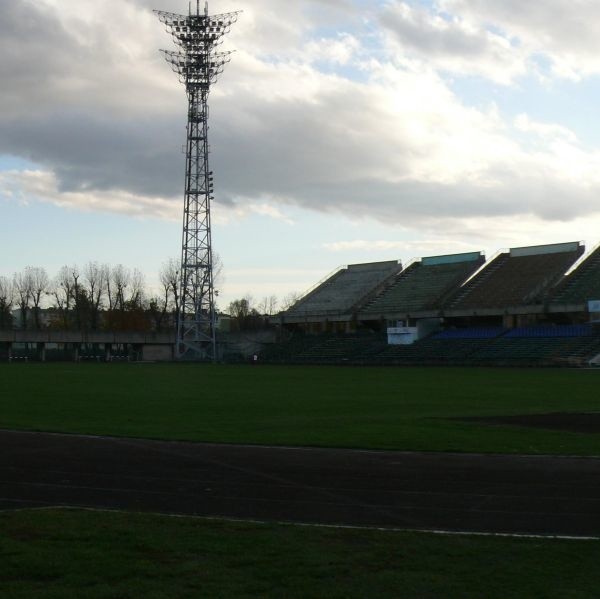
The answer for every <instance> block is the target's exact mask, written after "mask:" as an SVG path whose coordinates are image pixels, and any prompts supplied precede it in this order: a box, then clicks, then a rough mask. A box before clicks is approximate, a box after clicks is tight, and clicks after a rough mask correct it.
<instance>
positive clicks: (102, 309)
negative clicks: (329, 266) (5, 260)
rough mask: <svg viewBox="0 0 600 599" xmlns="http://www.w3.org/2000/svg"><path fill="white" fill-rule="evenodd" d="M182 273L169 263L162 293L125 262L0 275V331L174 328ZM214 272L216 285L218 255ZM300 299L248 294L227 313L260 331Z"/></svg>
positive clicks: (238, 323)
mask: <svg viewBox="0 0 600 599" xmlns="http://www.w3.org/2000/svg"><path fill="white" fill-rule="evenodd" d="M179 269H180V266H179V261H178V260H176V259H174V258H171V259H169V260H167V261H166V262H165V263H164V264H163V265H162V266H161V268H160V271H159V273H158V275H159V276H158V280H159V288H158V290H154V292H149V291H148V289H147V287H146V282H145V278H144V275H143V274H142V272H141V271H139V270H138V269H129V268H127V267H125V266H123V265H122V264H117V265H116V266H112V265H109V264H100V263H98V262H88V263H87V264H85V265H83V266H78V265H72V266H66V265H65V266H62V267H61V268H60V269H59V271H58V272H57V273H56V275H55V276H54V277H50V276H49V275H48V273H47V271H46V270H45V269H44V268H41V267H37V266H28V267H26V268H24V269H23V270H22V271H20V272H16V273H14V274H13V275H12V277H5V276H0V329H4V330H7V329H11V328H13V327H14V326H15V325H17V326H19V327H20V328H22V329H44V328H50V329H55V330H83V331H99V330H110V331H124V330H127V331H168V330H172V329H173V327H174V326H175V322H176V316H175V315H176V314H177V313H178V311H179V278H180V277H179ZM213 271H214V280H215V285H216V286H218V285H220V283H221V281H222V272H223V267H222V262H221V260H220V258H219V257H218V255H216V254H215V256H214V266H213ZM217 295H218V291H217ZM297 297H298V294H297V293H292V294H288V295H287V296H286V297H285V298H283V300H282V302H281V304H280V303H279V301H278V299H277V298H276V297H275V296H269V297H265V298H263V299H262V300H260V301H258V302H255V301H254V300H253V299H252V297H251V296H249V295H247V296H246V297H244V298H242V299H240V300H235V301H233V302H231V303H230V304H229V310H228V311H229V314H230V315H231V318H232V321H233V322H234V323H235V325H234V328H236V329H238V330H251V329H256V328H260V327H261V326H262V325H263V324H265V323H266V322H267V318H266V317H268V316H269V315H273V314H276V313H277V311H278V309H279V308H280V309H286V308H287V307H289V306H290V305H291V304H292V303H294V302H295V301H296V299H297ZM14 312H16V313H17V314H18V316H17V317H16V322H15V318H14V317H13V313H14Z"/></svg>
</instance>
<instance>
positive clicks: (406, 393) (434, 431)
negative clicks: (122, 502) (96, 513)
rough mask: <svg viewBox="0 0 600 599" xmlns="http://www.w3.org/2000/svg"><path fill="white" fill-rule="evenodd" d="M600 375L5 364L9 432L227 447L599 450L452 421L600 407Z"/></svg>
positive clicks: (2, 390)
mask: <svg viewBox="0 0 600 599" xmlns="http://www.w3.org/2000/svg"><path fill="white" fill-rule="evenodd" d="M598 389H600V371H593V370H551V369H546V370H544V369H523V370H514V369H487V368H481V369H475V368H473V369H461V368H446V369H444V368H341V367H282V366H275V367H270V366H261V367H249V366H202V365H176V364H171V365H167V364H165V365H153V364H150V365H144V364H127V365H116V364H3V365H0V428H5V429H29V430H42V431H60V432H69V433H86V434H102V435H117V436H135V437H147V438H159V439H180V440H190V441H209V442H224V443H256V444H280V445H299V446H322V447H351V448H353V447H356V448H375V449H399V450H425V451H458V452H502V453H531V454H542V453H546V454H572V455H599V454H600V435H597V434H582V433H569V432H561V431H551V430H540V429H533V428H519V427H510V426H490V425H483V424H478V423H473V422H468V423H467V422H460V421H456V420H448V419H447V418H454V417H458V416H491V415H492V416H493V415H508V414H531V413H545V412H560V411H567V412H577V411H600V393H599V391H598Z"/></svg>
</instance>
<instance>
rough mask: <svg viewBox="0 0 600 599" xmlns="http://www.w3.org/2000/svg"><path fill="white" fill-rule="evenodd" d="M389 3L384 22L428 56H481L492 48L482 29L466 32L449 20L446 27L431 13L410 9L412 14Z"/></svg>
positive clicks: (399, 38)
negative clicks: (432, 16)
mask: <svg viewBox="0 0 600 599" xmlns="http://www.w3.org/2000/svg"><path fill="white" fill-rule="evenodd" d="M398 8H399V7H398V5H395V6H391V7H388V8H387V9H386V10H385V11H384V12H383V14H382V15H381V18H380V22H381V24H382V25H383V26H384V27H385V28H387V29H388V30H390V31H391V32H393V34H394V35H395V36H396V39H397V40H398V41H399V42H400V43H401V44H403V45H405V46H407V47H409V48H412V49H414V50H417V51H419V52H423V53H425V54H426V55H428V56H436V55H437V56H443V57H444V58H448V57H449V56H459V57H467V58H468V57H473V56H477V57H480V56H481V55H482V54H484V53H487V52H490V51H493V48H492V47H491V44H490V43H489V41H488V40H486V38H485V36H484V35H481V32H466V31H465V30H464V29H463V28H461V27H459V26H458V25H457V24H456V23H451V22H447V23H446V24H445V26H444V27H443V28H440V27H435V26H434V25H433V24H432V22H431V20H430V16H431V13H430V12H428V11H426V10H420V9H410V16H409V15H406V14H404V12H403V11H401V10H399V9H398Z"/></svg>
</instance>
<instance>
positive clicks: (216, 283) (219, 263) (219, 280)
mask: <svg viewBox="0 0 600 599" xmlns="http://www.w3.org/2000/svg"><path fill="white" fill-rule="evenodd" d="M212 269H213V288H214V290H215V295H217V296H218V295H219V291H220V289H221V287H222V285H223V283H224V282H225V276H224V274H223V260H222V259H221V255H220V254H218V253H217V252H213V255H212Z"/></svg>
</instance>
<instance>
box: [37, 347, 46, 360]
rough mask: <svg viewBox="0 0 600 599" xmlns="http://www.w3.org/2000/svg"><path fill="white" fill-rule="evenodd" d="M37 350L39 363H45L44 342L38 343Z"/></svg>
mask: <svg viewBox="0 0 600 599" xmlns="http://www.w3.org/2000/svg"><path fill="white" fill-rule="evenodd" d="M37 350H38V356H39V359H40V362H45V361H46V344H45V343H44V342H41V343H38V344H37Z"/></svg>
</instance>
